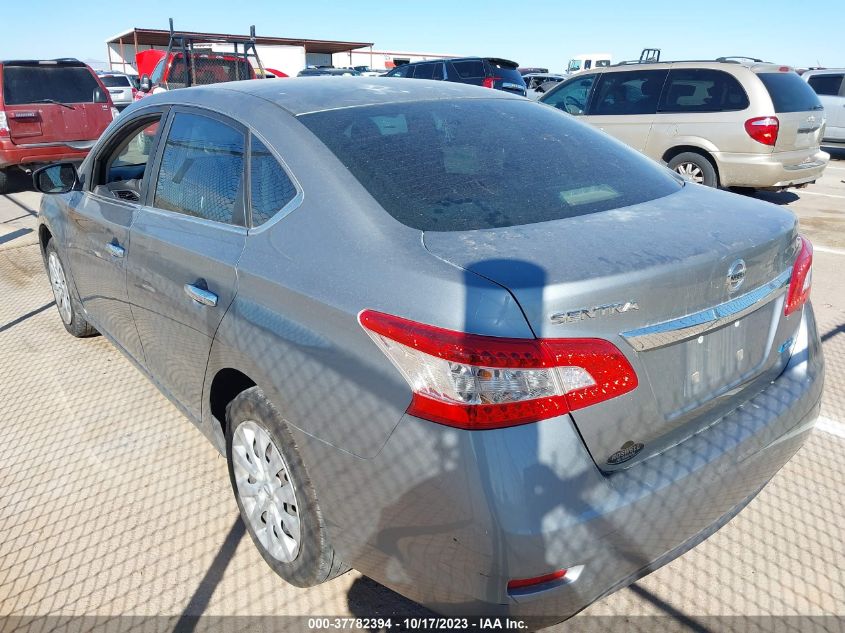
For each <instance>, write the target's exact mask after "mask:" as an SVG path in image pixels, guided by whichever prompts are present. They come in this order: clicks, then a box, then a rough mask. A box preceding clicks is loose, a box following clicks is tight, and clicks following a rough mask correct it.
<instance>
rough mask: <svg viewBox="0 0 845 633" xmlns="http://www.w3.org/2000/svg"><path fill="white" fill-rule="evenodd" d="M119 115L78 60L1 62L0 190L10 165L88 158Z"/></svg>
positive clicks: (103, 88) (4, 187)
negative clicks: (94, 146) (103, 133)
mask: <svg viewBox="0 0 845 633" xmlns="http://www.w3.org/2000/svg"><path fill="white" fill-rule="evenodd" d="M115 116H117V110H116V109H115V108H114V106H113V105H112V102H111V98H110V97H109V93H108V90H106V88H105V86H103V84H102V82H101V81H100V80H99V79H98V78H97V75H96V74H94V72H93V71H92V70H91V69H90V68H89V67H88V66H86V65H85V64H83V63H82V62H80V61H78V60H76V59H50V60H40V61H39V60H25V61H22V60H15V61H0V193H5V192H6V191H7V187H8V172H9V169H11V168H12V167H25V168H28V167H30V166H33V165H37V164H40V163H52V162H55V161H62V160H82V159H83V158H85V156H86V155H87V154H88V150H89V149H91V147H92V146H93V145H94V143H95V141H96V140H97V138H99V136H100V134H101V133H102V131H103V130H105V129H106V127H107V126H108V124H109V123H111V121H112V119H113V118H114V117H115Z"/></svg>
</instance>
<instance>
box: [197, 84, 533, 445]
mask: <svg viewBox="0 0 845 633" xmlns="http://www.w3.org/2000/svg"><path fill="white" fill-rule="evenodd" d="M218 92H224V91H218ZM234 94H236V95H237V94H238V93H234ZM249 101H250V103H249V105H248V107H244V108H242V111H241V112H240V113H239V114H240V116H239V117H236V118H239V120H241V121H243V122H246V123H247V124H252V125H253V126H254V127H255V126H257V130H256V131H257V132H258V134H260V135H261V136H262V137H263V138H264V140H265V142H266V143H267V144H268V145H270V146H272V147H274V148H275V150H276V151H277V152H278V155H279V156H280V157H281V158H282V159H283V160H284V161H285V162H286V163H287V165H288V167H289V168H290V171H291V172H292V174H293V175H294V177H295V178H296V179H297V180H298V183H299V185H300V188H301V191H302V192H303V194H304V195H303V197H302V201H301V203H300V204H299V206H298V207H296V208H295V209H294V210H293V211H291V212H290V213H289V214H287V215H285V216H284V217H282V218H281V219H277V218H274V219H271V220H270V221H269V222H268V223H267V224H266V225H264V226H262V227H259V228H257V229H253V230H251V231H250V234H249V236H248V238H247V244H246V247H245V249H244V253H243V256H242V258H241V261H240V263H239V265H238V275H239V291H238V295H237V297H236V298H235V301H234V302H233V304H232V307H231V308H230V310H229V312H228V313H227V315H226V317H225V318H224V320H223V322H222V324H221V326H220V329H219V331H218V333H217V336H216V338H215V341H214V344H213V347H212V351H211V358H210V360H209V366H208V371H207V374H206V380H205V398H204V403H206V405H207V403H208V402H209V389H210V385H211V381H212V379H213V376H215V375H216V374H217V372H218V371H220V370H221V369H223V368H227V367H232V368H235V369H238V370H239V371H242V372H243V373H245V374H247V375H248V376H250V377H251V378H252V379H253V380H254V381H255V382H256V383H257V384H258V385H259V386H260V387H262V389H263V390H264V391H265V393H266V394H267V395H268V397H269V398H270V399H271V400H272V401H273V402H274V403H275V404H276V405H277V406H278V407H279V409H280V410H281V411H282V413H283V415H284V416H285V417H286V419H287V420H288V421H289V422H290V424H291V425H293V426H294V427H295V428H297V429H299V430H301V431H302V432H304V433H306V434H308V435H309V436H312V437H315V438H318V439H319V440H321V441H323V442H326V443H328V444H330V445H332V446H334V447H335V448H336V449H339V450H342V451H345V452H348V453H351V454H353V455H356V456H359V457H365V458H369V457H372V456H374V455H375V454H377V453H378V451H379V450H380V449H381V447H382V446H383V445H384V443H385V441H386V440H387V438H388V437H389V435H390V433H391V432H392V430H393V429H394V427H395V426H396V424H397V423H398V422H399V420H400V419H401V418H402V415H403V414H404V411H405V409H406V408H407V406H408V404H409V403H410V398H411V392H410V389H409V387H408V386H407V384H406V383H405V381H404V379H403V378H402V377H401V375H400V374H399V373H398V371H397V370H396V369H395V368H394V367H393V365H392V364H391V363H390V361H389V360H388V359H387V357H385V356H384V355H383V354H382V353H381V352H380V351H379V350H378V349H377V347H376V346H375V344H374V343H373V342H372V341H371V340H370V338H369V336H368V335H367V334H366V333H365V332H364V330H363V329H362V328H361V327H360V325H359V324H358V322H357V316H358V313H359V312H360V311H361V310H362V309H365V308H370V309H375V310H380V311H384V312H388V313H393V314H399V315H401V316H404V317H406V318H410V319H414V320H417V321H420V322H423V323H431V324H434V325H439V326H441V327H446V328H451V329H456V330H466V331H470V332H475V333H479V334H491V335H498V336H517V337H531V336H532V333H531V330H530V328H529V327H528V325H527V323H526V321H525V318H524V317H523V316H522V312H521V311H520V310H519V307H518V306H517V304H516V302H515V301H514V299H513V298H512V296H511V295H510V293H508V292H507V291H505V290H504V289H502V288H501V287H500V286H498V285H496V284H494V283H493V282H489V281H487V280H485V279H482V278H481V277H478V276H477V275H474V274H471V273H467V272H466V271H464V270H462V269H460V268H458V267H456V266H453V265H451V264H447V263H445V262H443V261H441V260H439V259H437V258H435V257H433V256H432V255H430V254H429V253H428V252H427V251H426V250H425V249H424V248H423V246H422V243H421V234H420V233H419V232H418V231H416V230H413V229H410V228H408V227H405V226H404V225H402V224H400V223H398V222H396V221H395V220H393V219H392V218H391V217H390V216H389V215H388V214H387V213H386V212H385V211H383V210H382V209H381V207H380V206H379V205H377V204H376V203H375V201H374V200H373V199H372V198H371V197H370V195H369V194H368V193H367V192H366V191H365V190H364V189H363V188H362V187H361V185H360V184H359V183H358V182H357V181H356V180H355V179H354V177H352V176H351V174H349V172H348V171H347V170H346V169H345V168H344V167H343V166H342V165H340V163H339V162H338V161H337V160H336V159H335V158H334V156H333V155H332V154H331V153H330V152H329V150H328V149H327V148H326V147H325V146H323V145H322V143H320V142H318V141H317V140H316V139H315V138H314V137H313V135H312V134H311V133H310V132H309V131H308V130H307V129H306V128H305V127H304V126H303V125H301V124H300V123H299V122H298V121H296V120H295V119H293V117H291V116H289V115H287V114H286V113H283V112H282V111H281V110H279V109H278V108H276V107H275V106H271V105H269V104H267V103H266V102H262V101H261V100H258V99H250V100H249ZM269 121H272V126H270V125H267V124H265V123H264V122H269ZM203 420H204V422H203V424H204V425H205V426H206V428H207V429H208V430H211V431H213V432H212V435H213V436H216V437H217V443H218V448H219V447H220V444H219V439H220V437H221V436H220V435H219V433H220V430H221V427H220V422H221V421H219V420H217V421H215V420H214V419H213V417H212V416H211V412H210V410H209V407H208V406H205V407H204V411H203ZM306 461H307V458H306Z"/></svg>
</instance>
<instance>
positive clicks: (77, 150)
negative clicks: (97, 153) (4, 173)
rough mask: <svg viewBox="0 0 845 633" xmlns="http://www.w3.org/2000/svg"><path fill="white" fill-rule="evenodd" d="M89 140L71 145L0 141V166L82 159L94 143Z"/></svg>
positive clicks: (74, 142)
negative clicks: (23, 143)
mask: <svg viewBox="0 0 845 633" xmlns="http://www.w3.org/2000/svg"><path fill="white" fill-rule="evenodd" d="M96 142H97V141H96V139H94V140H91V141H73V142H72V143H73V146H71V145H69V144H65V143H50V144H49V145H36V144H33V145H15V144H13V143H12V142H11V141H8V140H3V141H0V168H4V167H10V166H12V165H38V164H46V163H55V162H58V161H62V160H82V159H84V158H85V157H86V156H87V155H88V152H89V151H91V147H93V146H94V143H96Z"/></svg>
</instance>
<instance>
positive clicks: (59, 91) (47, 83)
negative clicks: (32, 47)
mask: <svg viewBox="0 0 845 633" xmlns="http://www.w3.org/2000/svg"><path fill="white" fill-rule="evenodd" d="M3 100H4V101H5V103H6V105H25V104H28V103H45V102H48V101H51V100H52V101H60V102H61V103H103V102H105V101H106V97H105V95H104V94H103V90H102V88H100V84H98V83H97V80H96V79H94V75H93V74H91V71H90V70H88V68H86V67H84V66H60V65H56V66H52V65H38V66H35V65H32V66H30V65H26V66H8V65H7V66H3Z"/></svg>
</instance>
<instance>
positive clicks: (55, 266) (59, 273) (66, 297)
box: [47, 251, 73, 325]
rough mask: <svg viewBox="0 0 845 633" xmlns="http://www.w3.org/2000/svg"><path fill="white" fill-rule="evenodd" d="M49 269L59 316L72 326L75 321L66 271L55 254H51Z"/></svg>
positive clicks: (48, 262) (48, 263)
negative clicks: (73, 320)
mask: <svg viewBox="0 0 845 633" xmlns="http://www.w3.org/2000/svg"><path fill="white" fill-rule="evenodd" d="M47 268H48V270H49V274H50V285H51V286H52V288H53V297H54V298H55V299H56V306H57V307H58V308H59V316H61V317H62V321H64V322H65V325H70V322H71V320H72V319H73V311H72V308H71V305H70V292H69V291H68V287H67V278H66V277H65V269H64V268H62V262H61V260H60V259H59V256H58V255H56V253H55V252H52V251H51V252H50V256H49V257H48V258H47Z"/></svg>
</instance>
